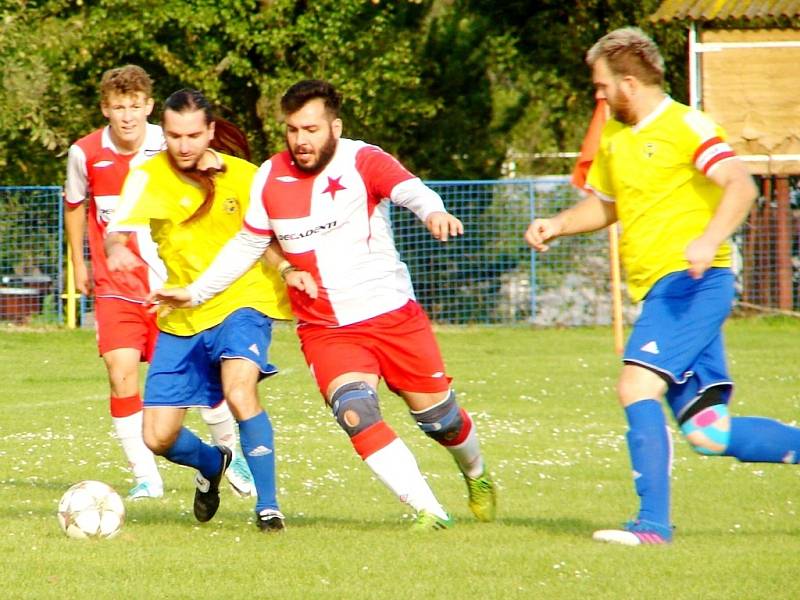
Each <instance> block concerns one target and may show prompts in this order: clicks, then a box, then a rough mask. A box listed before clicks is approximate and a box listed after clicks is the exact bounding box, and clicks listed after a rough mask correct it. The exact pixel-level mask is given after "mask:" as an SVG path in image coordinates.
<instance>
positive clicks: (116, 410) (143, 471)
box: [110, 394, 163, 486]
mask: <svg viewBox="0 0 800 600" xmlns="http://www.w3.org/2000/svg"><path fill="white" fill-rule="evenodd" d="M110 404H111V422H112V423H113V425H114V431H115V433H116V435H117V439H119V443H120V445H121V446H122V451H123V452H124V453H125V458H127V459H128V464H129V465H130V467H131V471H133V476H134V477H135V478H136V483H141V482H142V481H149V482H150V483H151V484H153V485H156V486H162V485H163V483H162V481H161V475H160V474H159V472H158V466H157V465H156V459H155V456H153V453H152V452H151V451H150V449H149V448H148V447H147V446H146V445H145V443H144V439H143V438H142V399H141V397H140V396H139V394H136V395H134V396H128V397H125V398H118V397H114V396H112V397H111V400H110Z"/></svg>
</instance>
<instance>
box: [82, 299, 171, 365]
mask: <svg viewBox="0 0 800 600" xmlns="http://www.w3.org/2000/svg"><path fill="white" fill-rule="evenodd" d="M94 321H95V327H96V329H97V347H98V348H99V350H100V356H102V355H103V354H105V353H106V352H110V351H111V350H117V349H119V348H134V349H135V350H138V351H139V352H140V354H141V355H142V360H143V361H147V362H150V358H152V356H153V349H154V348H155V345H156V338H157V337H158V327H157V326H156V316H155V315H154V314H150V313H149V312H147V309H146V308H145V307H144V305H143V304H139V303H138V302H129V301H127V300H122V299H120V298H95V300H94Z"/></svg>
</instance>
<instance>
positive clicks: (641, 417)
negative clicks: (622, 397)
mask: <svg viewBox="0 0 800 600" xmlns="http://www.w3.org/2000/svg"><path fill="white" fill-rule="evenodd" d="M625 416H626V417H627V418H628V427H629V429H628V434H627V436H626V437H627V440H628V452H629V453H630V456H631V465H632V467H633V471H634V475H633V477H634V483H635V485H636V493H637V494H639V497H640V498H641V506H640V510H639V515H638V517H637V518H638V519H642V520H647V521H654V522H656V523H660V524H662V525H665V526H667V527H670V519H669V506H670V497H669V494H670V484H669V471H670V441H669V435H668V433H667V422H666V420H665V419H664V411H663V410H662V409H661V404H660V403H659V402H658V401H656V400H650V399H648V400H640V401H639V402H635V403H633V404H631V405H630V406H628V407H627V408H626V409H625Z"/></svg>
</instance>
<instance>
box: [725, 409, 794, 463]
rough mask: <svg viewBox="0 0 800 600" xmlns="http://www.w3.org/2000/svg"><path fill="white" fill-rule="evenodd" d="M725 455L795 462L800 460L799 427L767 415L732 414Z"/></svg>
mask: <svg viewBox="0 0 800 600" xmlns="http://www.w3.org/2000/svg"><path fill="white" fill-rule="evenodd" d="M725 456H732V457H734V458H736V459H738V460H740V461H742V462H766V463H780V462H782V463H790V464H795V463H797V462H799V461H800V429H798V428H797V427H791V426H789V425H785V424H783V423H781V422H780V421H776V420H774V419H766V418H764V417H733V418H731V437H730V441H729V442H728V448H727V449H726V450H725Z"/></svg>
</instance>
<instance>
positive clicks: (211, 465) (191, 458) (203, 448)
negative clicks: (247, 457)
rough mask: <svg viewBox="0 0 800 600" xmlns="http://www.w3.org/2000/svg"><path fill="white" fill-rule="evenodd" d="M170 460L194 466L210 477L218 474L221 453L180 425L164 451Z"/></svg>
mask: <svg viewBox="0 0 800 600" xmlns="http://www.w3.org/2000/svg"><path fill="white" fill-rule="evenodd" d="M164 458H166V459H167V460H169V461H170V462H174V463H177V464H179V465H183V466H185V467H194V468H195V469H197V470H198V471H200V473H202V475H203V477H205V478H206V479H211V478H212V477H214V476H215V475H217V474H219V470H220V468H221V467H222V454H221V453H220V451H219V450H217V449H216V448H215V447H214V446H209V445H208V444H204V443H203V442H202V441H201V440H200V438H199V437H197V436H196V435H195V434H193V433H192V432H191V431H189V430H188V429H186V427H181V430H180V433H178V438H177V439H176V440H175V443H174V444H172V447H171V448H170V449H169V450H167V451H166V452H165V453H164Z"/></svg>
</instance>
